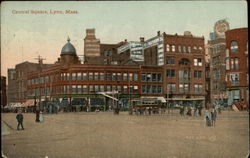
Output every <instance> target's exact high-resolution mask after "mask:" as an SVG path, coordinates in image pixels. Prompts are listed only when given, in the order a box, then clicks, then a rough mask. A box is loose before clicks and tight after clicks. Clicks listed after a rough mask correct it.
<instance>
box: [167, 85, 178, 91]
mask: <svg viewBox="0 0 250 158" xmlns="http://www.w3.org/2000/svg"><path fill="white" fill-rule="evenodd" d="M175 90H176V87H175V84H174V83H170V84H167V91H168V92H171V91H172V92H174V91H175Z"/></svg>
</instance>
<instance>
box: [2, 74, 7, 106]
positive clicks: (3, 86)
mask: <svg viewBox="0 0 250 158" xmlns="http://www.w3.org/2000/svg"><path fill="white" fill-rule="evenodd" d="M6 92H7V91H6V77H5V76H1V107H4V106H6V105H7V93H6Z"/></svg>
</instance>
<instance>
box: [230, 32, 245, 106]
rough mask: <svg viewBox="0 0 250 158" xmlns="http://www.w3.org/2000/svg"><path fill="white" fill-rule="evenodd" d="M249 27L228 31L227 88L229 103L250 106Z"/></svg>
mask: <svg viewBox="0 0 250 158" xmlns="http://www.w3.org/2000/svg"><path fill="white" fill-rule="evenodd" d="M248 64H249V63H248V28H239V29H233V30H229V31H227V32H226V89H227V93H228V104H229V105H232V104H233V103H240V102H242V103H244V104H245V105H247V106H248V107H249V83H248V82H249V73H248V70H249V67H248Z"/></svg>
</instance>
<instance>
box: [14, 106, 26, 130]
mask: <svg viewBox="0 0 250 158" xmlns="http://www.w3.org/2000/svg"><path fill="white" fill-rule="evenodd" d="M16 119H17V123H18V124H17V130H19V126H20V125H21V127H22V130H24V128H23V114H22V112H21V110H19V111H18V114H17V115H16Z"/></svg>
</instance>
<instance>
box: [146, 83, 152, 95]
mask: <svg viewBox="0 0 250 158" xmlns="http://www.w3.org/2000/svg"><path fill="white" fill-rule="evenodd" d="M146 93H148V94H149V93H151V85H147V86H146Z"/></svg>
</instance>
